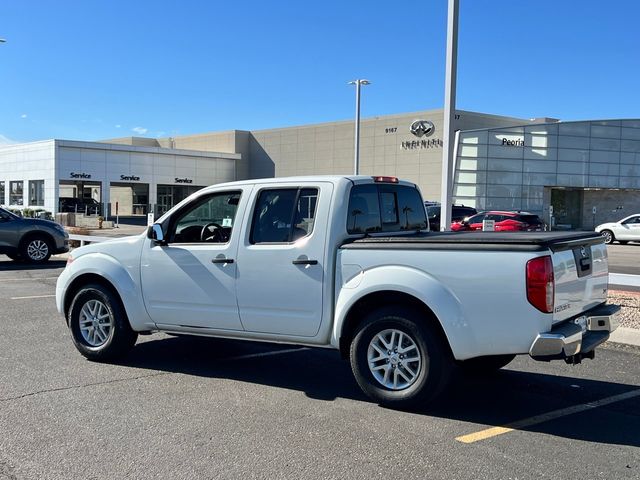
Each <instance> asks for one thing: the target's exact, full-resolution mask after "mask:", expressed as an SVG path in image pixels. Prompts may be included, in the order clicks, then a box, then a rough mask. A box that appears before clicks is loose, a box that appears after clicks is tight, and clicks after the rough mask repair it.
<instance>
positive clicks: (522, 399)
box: [0, 249, 640, 480]
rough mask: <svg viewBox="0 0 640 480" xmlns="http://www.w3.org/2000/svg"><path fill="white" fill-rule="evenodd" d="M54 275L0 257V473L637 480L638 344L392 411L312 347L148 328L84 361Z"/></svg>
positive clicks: (334, 358) (460, 385)
mask: <svg viewBox="0 0 640 480" xmlns="http://www.w3.org/2000/svg"><path fill="white" fill-rule="evenodd" d="M634 250H635V249H634ZM63 266H64V265H63V263H62V262H50V263H49V264H48V265H47V266H46V267H38V268H28V267H25V266H21V265H17V264H14V263H12V262H5V261H0V305H2V306H1V307H0V365H1V367H0V432H2V433H1V435H0V479H2V480H5V479H32V478H43V479H44V478H46V479H49V478H51V479H58V478H60V479H62V478H64V479H70V478H74V479H75V478H78V479H89V478H95V479H102V478H107V479H112V478H136V479H138V478H243V479H248V478H340V479H344V478H363V479H364V478H366V479H370V478H387V477H392V478H403V479H409V478H416V479H425V478H429V479H440V478H442V479H467V478H469V479H484V478H491V479H498V478H499V479H509V478H513V479H515V478H518V479H534V478H535V479H539V478H570V479H572V478H576V479H577V478H581V479H583V478H589V479H592V478H605V479H609V478H610V479H638V478H640V350H638V349H634V348H632V347H613V346H608V347H605V348H601V349H599V350H598V353H597V355H596V359H595V360H594V361H585V362H584V363H583V364H581V365H578V366H573V367H572V366H568V365H565V364H564V363H557V362H554V363H548V364H547V363H537V362H533V361H532V360H530V359H528V358H524V357H523V358H519V359H517V360H516V361H514V362H513V364H511V365H510V366H509V367H508V368H507V369H505V370H503V371H501V372H499V373H498V374H495V375H493V376H489V377H485V378H463V377H460V378H458V379H457V381H456V382H455V383H454V385H453V387H452V388H451V390H450V392H449V393H448V394H447V396H446V397H445V398H444V400H443V401H442V402H441V404H440V405H438V406H435V407H433V408H430V409H429V410H425V411H421V412H400V411H394V410H388V409H384V408H381V407H379V406H377V405H375V404H373V403H371V402H369V401H368V400H367V399H366V398H365V397H364V396H363V394H362V393H361V392H360V390H359V389H358V387H357V385H356V383H355V381H354V380H353V378H352V376H351V372H350V369H349V365H348V364H347V363H346V362H344V361H342V360H341V359H340V358H339V356H338V354H337V353H335V352H332V351H326V350H319V349H307V348H301V347H292V346H274V345H268V344H257V343H246V342H236V341H224V340H216V339H190V338H177V337H169V336H166V335H153V336H148V337H140V340H139V343H138V345H137V346H136V348H135V349H134V350H133V352H132V353H131V354H130V355H129V356H128V357H127V358H126V360H124V361H123V362H121V363H119V364H98V363H92V362H89V361H86V360H85V359H84V358H83V357H82V356H80V354H79V353H77V352H76V350H75V349H74V347H73V346H72V343H71V339H70V337H69V335H68V333H67V331H66V327H65V325H64V323H63V320H62V318H61V317H60V316H59V315H58V314H57V312H56V311H55V302H54V298H53V296H52V295H53V293H54V289H55V281H56V277H57V276H58V275H59V273H60V271H61V269H62V268H63Z"/></svg>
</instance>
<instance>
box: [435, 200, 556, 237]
mask: <svg viewBox="0 0 640 480" xmlns="http://www.w3.org/2000/svg"><path fill="white" fill-rule="evenodd" d="M425 208H426V210H427V216H428V217H429V227H430V229H431V230H432V231H439V230H440V204H439V203H429V202H427V203H425ZM484 220H493V221H494V222H495V223H494V225H495V227H494V228H495V230H496V231H497V232H540V231H543V230H545V225H544V222H543V221H542V220H541V219H540V217H538V215H534V214H533V213H528V212H508V211H501V210H491V211H488V212H478V211H477V210H476V209H475V208H473V207H467V206H465V205H453V206H452V207H451V230H452V231H454V232H463V231H472V230H482V222H483V221H484Z"/></svg>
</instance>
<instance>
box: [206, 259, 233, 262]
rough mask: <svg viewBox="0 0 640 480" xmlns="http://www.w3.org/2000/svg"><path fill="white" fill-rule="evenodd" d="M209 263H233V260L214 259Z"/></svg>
mask: <svg viewBox="0 0 640 480" xmlns="http://www.w3.org/2000/svg"><path fill="white" fill-rule="evenodd" d="M211 263H233V258H214V259H213V260H211Z"/></svg>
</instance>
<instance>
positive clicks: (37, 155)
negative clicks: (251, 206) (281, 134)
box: [0, 140, 240, 216]
mask: <svg viewBox="0 0 640 480" xmlns="http://www.w3.org/2000/svg"><path fill="white" fill-rule="evenodd" d="M239 159H240V155H239V154H235V153H217V152H202V151H196V150H180V149H171V148H161V147H147V146H132V145H115V144H108V143H98V142H79V141H68V140H46V141H42V142H33V143H26V144H16V145H8V146H3V147H0V205H4V206H6V207H8V208H12V209H20V210H24V209H25V208H29V209H41V210H46V211H48V212H51V213H58V212H59V211H60V199H61V198H70V197H75V198H79V199H83V200H87V201H88V200H90V199H93V200H94V201H95V202H97V203H99V204H100V205H101V206H102V208H101V211H103V212H105V213H106V214H107V215H115V214H116V203H117V204H118V210H119V212H118V213H119V214H120V215H123V216H127V215H145V214H146V213H149V212H155V213H164V211H166V210H168V209H169V208H171V207H172V206H173V205H175V204H176V203H178V202H179V201H180V200H182V199H183V198H185V197H186V196H188V195H189V194H190V193H193V192H194V191H196V190H198V189H200V188H202V187H205V186H207V185H211V184H214V183H220V182H228V181H233V180H236V162H237V161H238V160H239Z"/></svg>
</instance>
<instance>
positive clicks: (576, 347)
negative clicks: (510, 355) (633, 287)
mask: <svg viewBox="0 0 640 480" xmlns="http://www.w3.org/2000/svg"><path fill="white" fill-rule="evenodd" d="M619 312H620V306H619V305H600V306H598V307H595V308H593V309H591V310H589V311H587V312H584V313H582V314H580V315H578V316H577V317H575V318H572V319H570V320H567V321H566V322H564V323H563V324H561V325H559V326H557V327H554V328H553V329H552V330H551V331H550V332H546V333H540V334H538V336H537V337H536V339H535V340H534V341H533V343H532V344H531V348H530V349H529V355H530V356H531V358H533V359H534V360H542V361H549V360H558V359H564V360H566V361H567V362H568V363H579V362H580V360H581V359H582V358H593V354H594V349H595V348H596V347H597V346H598V345H600V344H601V343H603V342H605V341H607V339H608V338H609V334H610V333H611V332H613V331H614V330H615V329H616V328H618V320H617V315H618V313H619Z"/></svg>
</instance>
